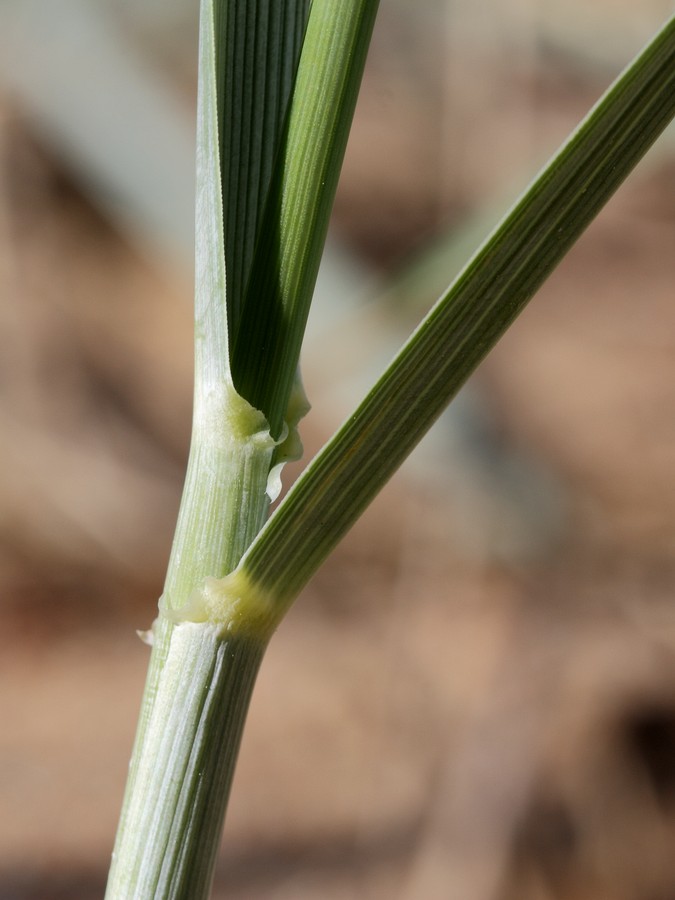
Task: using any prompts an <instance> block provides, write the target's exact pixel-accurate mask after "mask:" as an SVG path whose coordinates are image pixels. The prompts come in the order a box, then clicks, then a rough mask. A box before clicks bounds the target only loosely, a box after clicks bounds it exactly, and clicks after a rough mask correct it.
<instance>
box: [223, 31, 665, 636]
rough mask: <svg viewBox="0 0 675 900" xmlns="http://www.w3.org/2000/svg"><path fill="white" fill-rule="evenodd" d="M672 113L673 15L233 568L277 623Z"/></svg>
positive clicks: (518, 205)
mask: <svg viewBox="0 0 675 900" xmlns="http://www.w3.org/2000/svg"><path fill="white" fill-rule="evenodd" d="M674 115H675V18H673V19H671V20H670V21H669V22H668V23H666V24H665V25H664V27H663V28H662V29H661V31H660V32H659V33H658V34H657V35H656V37H655V38H654V39H653V41H652V42H651V43H650V44H649V45H648V46H647V47H646V48H645V49H644V50H643V52H642V53H641V54H640V55H639V56H638V57H637V58H636V59H635V60H634V62H633V63H632V64H631V65H630V66H629V67H628V68H627V69H626V70H625V71H624V73H623V74H622V75H621V76H620V77H619V78H618V79H617V81H616V82H615V83H614V85H613V86H612V87H610V89H609V90H608V91H607V92H606V94H605V95H604V96H603V98H602V99H601V100H600V101H599V102H598V104H597V105H596V106H595V107H594V108H593V109H592V110H591V112H590V113H589V114H588V116H587V117H586V119H585V120H584V121H583V122H582V123H581V125H580V126H579V128H578V129H577V130H576V131H575V132H574V133H573V134H572V136H571V137H570V139H569V140H568V142H567V143H566V144H565V145H564V146H563V147H562V149H561V150H560V151H559V152H558V154H557V155H556V156H555V157H554V158H553V159H552V161H551V162H550V163H549V164H548V165H547V166H546V167H545V169H544V170H543V171H542V173H541V174H540V175H539V177H538V178H537V179H536V180H535V181H534V182H533V184H532V185H531V187H530V188H529V189H528V190H527V191H526V192H525V194H524V195H523V196H522V197H521V199H520V200H519V201H518V202H517V203H516V205H515V206H514V207H513V209H512V210H511V211H510V212H509V213H508V215H507V216H506V217H505V218H504V220H503V221H502V222H501V224H500V225H499V226H498V227H497V228H496V230H495V231H494V232H493V234H492V235H491V236H490V237H489V238H488V239H487V240H486V242H485V243H484V244H483V245H482V247H481V248H480V249H479V250H478V251H477V253H476V254H475V256H474V257H473V258H472V259H471V260H470V261H469V263H468V264H467V266H466V267H465V268H464V270H463V271H462V272H461V273H460V274H459V276H458V277H457V279H456V280H455V281H454V282H453V284H452V285H451V286H450V288H449V289H448V290H447V292H446V293H445V294H444V295H443V296H442V297H441V299H440V300H439V301H438V303H437V304H436V306H435V307H434V308H433V309H432V310H431V312H430V313H429V314H428V315H427V317H426V318H425V319H424V320H423V322H422V323H421V324H420V326H419V327H418V329H417V330H416V331H415V333H414V334H413V335H412V336H411V338H410V339H409V341H408V342H407V343H406V344H405V346H404V347H403V348H402V350H401V351H400V352H399V354H398V356H397V357H396V358H395V359H394V361H393V362H392V364H391V365H390V367H389V368H388V369H387V371H386V372H385V373H384V375H383V376H382V377H381V379H380V380H379V381H378V383H377V384H376V385H375V387H374V388H373V389H372V390H371V392H370V393H369V394H368V396H367V397H366V398H365V399H364V401H363V402H362V404H361V405H360V406H359V407H358V409H357V410H356V411H355V413H354V414H353V416H351V417H350V418H349V419H348V420H347V422H346V423H345V424H344V425H343V426H342V428H341V429H340V430H339V431H338V432H337V434H336V435H335V436H334V437H333V438H332V440H330V441H329V443H328V444H327V445H326V446H325V447H324V449H323V450H322V451H320V453H319V454H318V455H317V456H316V457H315V459H314V460H313V461H312V462H311V463H310V465H309V466H308V467H307V469H306V470H305V471H304V472H303V474H302V475H301V476H300V477H299V479H298V481H297V482H296V484H295V485H294V486H293V488H292V489H291V491H290V492H289V494H288V495H287V497H286V498H285V500H284V501H283V502H282V503H281V504H280V506H279V507H278V509H277V510H276V512H275V513H274V514H273V516H272V517H271V518H270V520H269V521H268V522H267V524H266V526H265V527H264V528H263V530H262V531H261V533H260V534H259V535H258V537H257V538H256V540H255V541H254V542H253V544H252V545H251V547H250V548H249V551H248V552H247V553H246V554H245V556H244V558H243V560H242V563H241V565H240V567H239V572H240V573H241V575H242V577H243V578H245V579H246V581H247V582H249V583H252V584H254V585H255V589H256V591H258V592H262V593H263V594H264V595H266V596H267V597H268V598H269V601H270V603H271V604H272V608H273V612H272V615H273V616H274V618H275V620H276V621H278V620H279V619H280V618H281V616H282V615H283V613H284V611H285V609H286V608H287V606H288V605H289V603H290V602H292V600H293V598H294V597H295V596H296V595H297V593H298V592H299V590H300V589H301V588H302V587H303V586H304V584H305V583H306V582H307V581H308V580H309V578H310V577H311V576H312V575H313V574H314V572H315V571H316V569H317V568H318V567H319V565H320V564H321V563H322V562H323V560H324V559H325V557H326V556H327V555H328V553H329V552H330V551H331V550H332V549H333V547H334V546H335V545H336V544H337V543H338V541H339V540H340V538H341V537H342V536H343V535H344V533H345V532H346V531H347V530H348V529H349V528H350V527H351V525H352V524H353V523H354V522H355V520H356V519H357V518H358V516H359V515H360V514H361V512H362V511H363V510H364V508H365V507H366V506H367V504H368V503H369V502H370V500H371V499H372V498H373V497H374V496H375V494H376V493H377V492H378V491H379V490H380V488H381V487H382V486H383V485H384V484H385V482H386V481H387V480H388V479H389V478H390V477H391V475H392V474H393V473H394V471H395V470H396V469H397V468H398V466H399V465H400V464H401V462H403V460H404V459H405V457H406V456H407V455H408V453H409V452H410V451H411V450H412V448H413V447H414V446H415V444H416V443H417V442H418V441H419V440H420V439H421V437H422V436H423V435H424V434H425V432H426V431H427V430H428V429H429V428H430V426H431V425H432V424H433V422H434V421H435V419H436V418H437V417H438V416H439V415H440V413H441V412H442V410H443V409H444V407H445V406H446V404H447V403H448V402H449V400H450V399H451V398H452V397H453V396H454V394H455V393H456V392H457V391H458V389H459V388H460V387H461V385H462V384H463V383H464V381H465V380H466V379H467V378H468V376H469V375H470V374H471V372H473V370H474V369H475V368H476V366H477V365H478V364H479V363H480V361H481V360H482V359H483V358H484V356H485V355H486V354H487V353H488V351H489V350H490V349H491V348H492V347H493V346H494V344H495V343H496V342H497V340H498V339H499V337H500V336H501V335H502V334H503V332H504V331H505V330H506V329H507V327H508V326H509V325H510V324H511V323H512V322H513V320H514V319H515V318H516V316H517V315H518V313H519V312H520V311H521V310H522V309H523V308H524V306H525V304H526V303H527V301H528V300H529V299H530V298H531V297H532V295H533V294H534V293H535V291H536V290H537V289H538V287H539V286H540V285H541V284H542V283H543V281H544V280H545V279H546V277H547V276H548V275H549V274H550V272H551V271H552V270H553V269H554V268H555V266H556V264H557V263H558V262H559V261H560V260H561V259H562V257H563V256H564V255H565V253H566V252H567V251H568V250H569V248H570V247H571V246H572V244H573V243H574V242H575V241H576V239H577V238H578V237H579V235H580V234H581V233H582V232H583V230H584V229H585V228H586V226H587V225H588V224H589V223H590V222H591V220H592V219H593V218H594V216H595V215H596V214H597V212H598V211H599V210H600V209H601V207H602V206H603V205H604V203H605V202H606V201H607V200H608V199H609V198H610V197H611V195H612V194H613V193H614V191H615V190H616V188H617V187H618V186H619V185H620V184H621V182H622V181H623V180H624V178H625V177H626V176H627V175H628V173H629V172H630V171H631V170H632V169H633V167H634V166H635V165H636V163H637V162H638V161H639V159H640V158H641V157H642V156H643V155H644V153H645V152H646V151H647V150H648V149H649V147H650V146H651V144H652V143H653V141H654V140H655V139H656V138H657V137H658V135H659V134H660V133H661V132H662V131H663V129H664V128H665V127H666V126H667V125H668V123H669V122H670V120H671V119H672V118H673V116H674Z"/></svg>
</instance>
